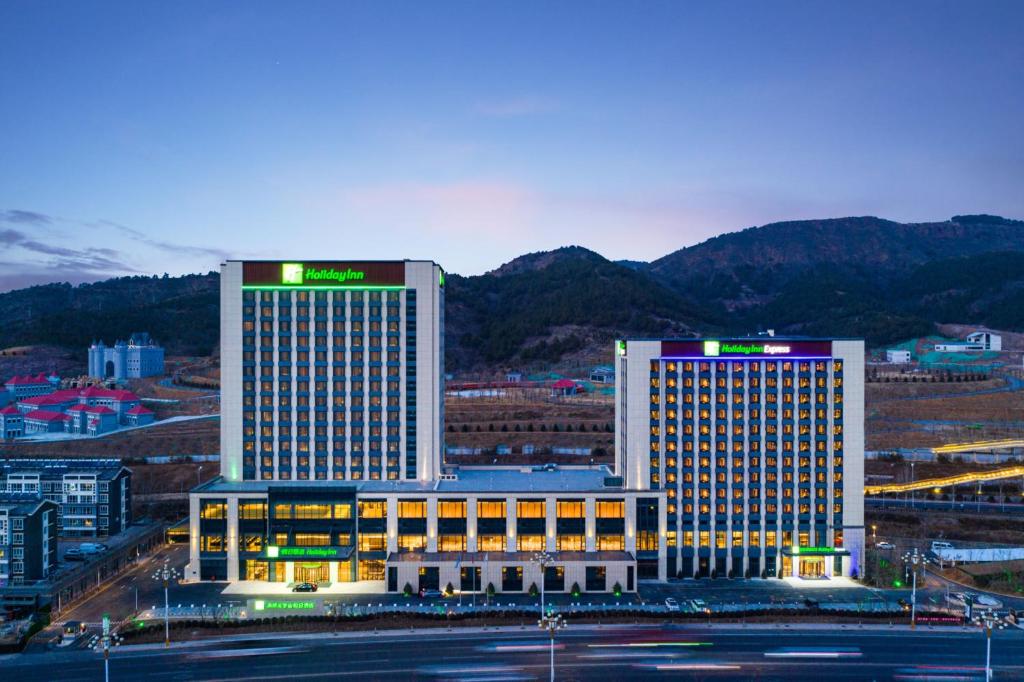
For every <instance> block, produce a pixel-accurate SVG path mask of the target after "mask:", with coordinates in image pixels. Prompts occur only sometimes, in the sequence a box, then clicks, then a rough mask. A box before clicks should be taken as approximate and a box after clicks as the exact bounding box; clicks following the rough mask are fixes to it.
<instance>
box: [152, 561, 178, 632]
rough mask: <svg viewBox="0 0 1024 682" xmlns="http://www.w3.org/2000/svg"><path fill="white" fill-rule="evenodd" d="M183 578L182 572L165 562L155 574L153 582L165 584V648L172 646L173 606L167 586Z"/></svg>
mask: <svg viewBox="0 0 1024 682" xmlns="http://www.w3.org/2000/svg"><path fill="white" fill-rule="evenodd" d="M180 577H181V571H179V570H178V569H176V568H171V567H170V565H169V564H168V562H167V561H164V566H163V568H158V569H157V570H156V573H154V574H153V580H162V581H163V583H164V646H165V647H169V646H171V616H170V612H171V604H170V600H169V598H168V592H167V586H168V584H169V583H170V581H172V580H177V579H178V578H180Z"/></svg>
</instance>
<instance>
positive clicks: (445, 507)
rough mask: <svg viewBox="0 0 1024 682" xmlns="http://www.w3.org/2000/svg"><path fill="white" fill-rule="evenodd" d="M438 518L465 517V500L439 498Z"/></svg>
mask: <svg viewBox="0 0 1024 682" xmlns="http://www.w3.org/2000/svg"><path fill="white" fill-rule="evenodd" d="M437 518H439V519H464V518H466V501H465V500H438V502H437Z"/></svg>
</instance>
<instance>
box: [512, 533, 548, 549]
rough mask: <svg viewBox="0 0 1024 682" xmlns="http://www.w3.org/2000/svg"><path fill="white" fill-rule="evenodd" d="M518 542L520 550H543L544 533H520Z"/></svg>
mask: <svg viewBox="0 0 1024 682" xmlns="http://www.w3.org/2000/svg"><path fill="white" fill-rule="evenodd" d="M516 542H517V543H518V544H517V545H516V548H517V549H518V550H519V551H520V552H542V551H544V549H545V545H544V536H543V535H520V536H519V537H518V538H516Z"/></svg>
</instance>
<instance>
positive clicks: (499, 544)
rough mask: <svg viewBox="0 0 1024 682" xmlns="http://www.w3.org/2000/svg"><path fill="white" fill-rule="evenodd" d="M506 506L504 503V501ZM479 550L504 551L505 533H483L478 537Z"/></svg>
mask: <svg viewBox="0 0 1024 682" xmlns="http://www.w3.org/2000/svg"><path fill="white" fill-rule="evenodd" d="M502 507H504V503H502ZM477 551H480V552H504V551H505V534H504V533H502V534H500V535H497V534H495V535H481V536H480V537H479V538H477Z"/></svg>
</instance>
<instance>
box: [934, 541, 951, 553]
mask: <svg viewBox="0 0 1024 682" xmlns="http://www.w3.org/2000/svg"><path fill="white" fill-rule="evenodd" d="M940 549H953V545H951V544H950V543H948V542H943V541H941V540H935V541H934V542H932V551H933V552H938V551H939V550H940Z"/></svg>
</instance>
